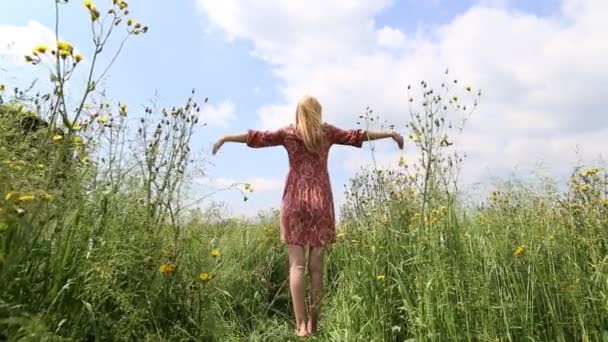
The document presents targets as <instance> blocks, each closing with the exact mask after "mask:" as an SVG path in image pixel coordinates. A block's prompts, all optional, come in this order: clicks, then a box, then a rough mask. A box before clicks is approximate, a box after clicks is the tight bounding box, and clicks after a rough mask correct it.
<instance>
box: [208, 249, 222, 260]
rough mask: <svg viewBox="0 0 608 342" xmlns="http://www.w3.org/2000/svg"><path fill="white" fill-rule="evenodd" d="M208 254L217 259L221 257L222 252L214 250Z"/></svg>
mask: <svg viewBox="0 0 608 342" xmlns="http://www.w3.org/2000/svg"><path fill="white" fill-rule="evenodd" d="M209 254H211V256H212V257H214V258H215V257H219V256H220V255H222V252H220V250H219V249H214V250H212V251H211V252H210V253H209Z"/></svg>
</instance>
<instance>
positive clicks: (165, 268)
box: [158, 264, 176, 274]
mask: <svg viewBox="0 0 608 342" xmlns="http://www.w3.org/2000/svg"><path fill="white" fill-rule="evenodd" d="M175 268H176V266H175V265H174V264H162V265H160V267H159V268H158V270H159V271H160V273H162V274H171V273H173V272H175Z"/></svg>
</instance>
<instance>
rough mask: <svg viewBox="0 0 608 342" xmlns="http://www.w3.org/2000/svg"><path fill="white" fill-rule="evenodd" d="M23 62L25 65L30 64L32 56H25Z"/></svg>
mask: <svg viewBox="0 0 608 342" xmlns="http://www.w3.org/2000/svg"><path fill="white" fill-rule="evenodd" d="M25 61H26V62H27V63H32V62H33V61H34V59H33V58H32V56H25Z"/></svg>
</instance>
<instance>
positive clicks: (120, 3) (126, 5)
mask: <svg viewBox="0 0 608 342" xmlns="http://www.w3.org/2000/svg"><path fill="white" fill-rule="evenodd" d="M127 7H129V4H127V3H126V2H125V1H118V8H120V9H121V10H124V9H125V8H127Z"/></svg>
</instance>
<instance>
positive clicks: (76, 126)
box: [72, 123, 80, 131]
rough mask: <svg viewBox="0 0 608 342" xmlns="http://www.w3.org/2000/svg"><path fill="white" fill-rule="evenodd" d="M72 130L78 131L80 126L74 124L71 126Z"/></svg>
mask: <svg viewBox="0 0 608 342" xmlns="http://www.w3.org/2000/svg"><path fill="white" fill-rule="evenodd" d="M72 129H73V130H75V131H80V125H79V124H77V123H76V124H74V125H72Z"/></svg>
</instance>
